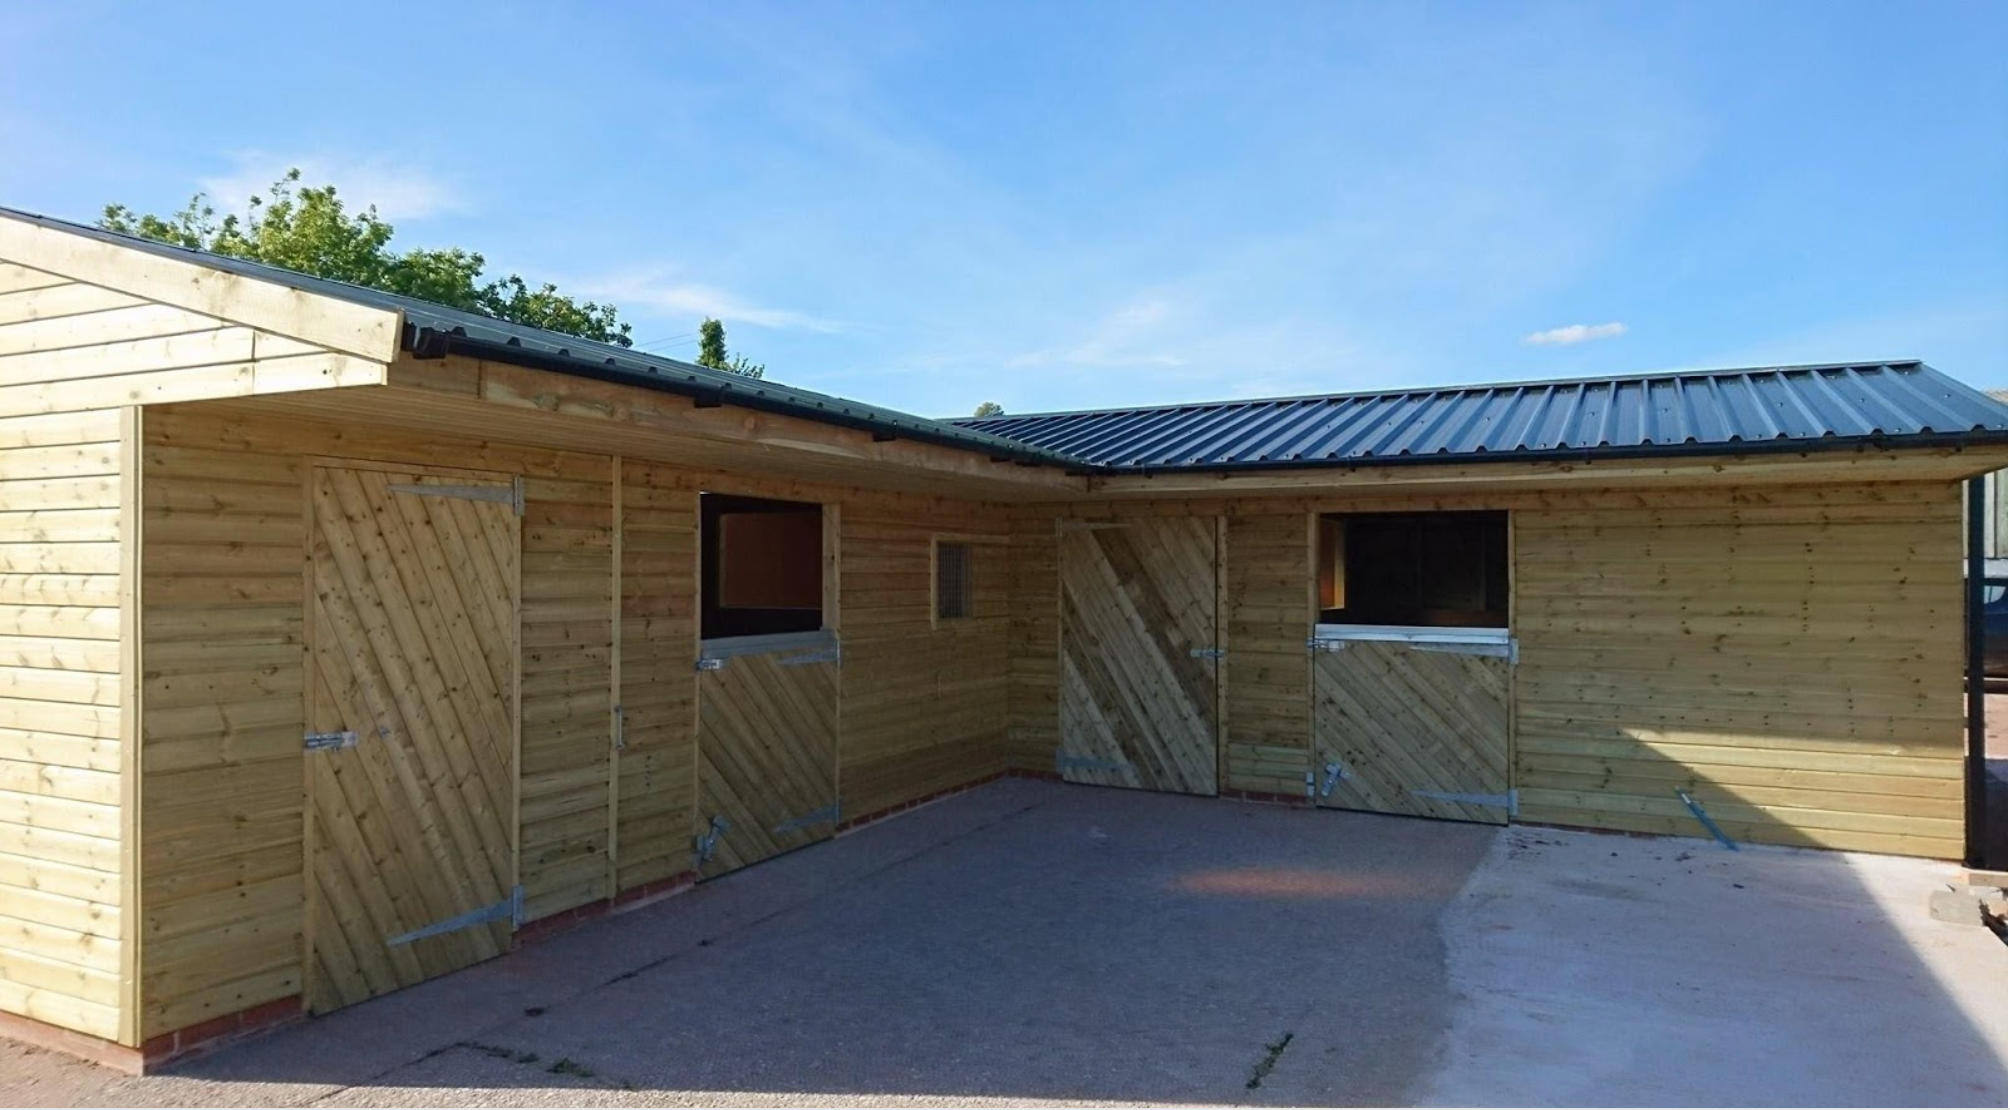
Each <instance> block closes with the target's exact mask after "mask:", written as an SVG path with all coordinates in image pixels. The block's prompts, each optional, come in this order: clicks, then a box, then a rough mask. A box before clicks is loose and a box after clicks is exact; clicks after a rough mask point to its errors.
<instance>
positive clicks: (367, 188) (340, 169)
mask: <svg viewBox="0 0 2010 1110" xmlns="http://www.w3.org/2000/svg"><path fill="white" fill-rule="evenodd" d="M230 160H231V164H232V165H231V169H230V172H228V173H224V174H219V175H217V176H214V177H205V178H203V179H202V180H201V181H200V182H199V184H200V185H201V187H202V190H203V192H205V193H208V194H209V198H210V200H211V201H213V202H215V203H216V204H217V206H218V207H220V208H223V209H224V210H226V211H243V206H244V204H245V202H246V201H248V200H250V199H251V198H252V197H259V198H263V197H264V196H265V195H266V193H267V191H268V190H270V189H271V188H272V183H273V182H275V181H278V180H279V179H280V178H281V177H284V176H285V175H286V171H287V170H289V169H296V168H297V169H298V170H299V171H300V179H301V182H302V183H303V184H307V185H333V186H335V189H336V192H337V193H338V194H339V195H340V196H341V198H342V200H343V202H344V203H345V204H347V205H348V206H349V207H350V208H351V209H352V210H355V209H361V208H366V207H369V206H371V205H375V206H376V208H377V214H378V215H380V216H382V217H384V218H385V219H387V220H392V221H396V220H423V219H425V218H426V217H428V216H435V215H441V214H444V213H452V212H465V211H466V210H467V207H468V206H467V199H466V198H465V197H464V196H462V195H461V193H460V191H459V190H458V189H456V188H454V187H453V186H452V185H450V184H448V183H447V182H445V181H443V180H441V179H440V178H438V177H436V176H434V175H433V174H432V173H431V172H430V171H428V170H425V169H422V168H420V167H418V166H407V165H399V164H397V163H395V162H392V161H390V160H388V159H385V158H381V157H375V156H371V157H365V158H351V157H347V156H345V155H340V154H330V153H326V152H319V153H316V152H307V153H296V154H290V155H288V154H275V153H272V152H270V151H263V150H247V151H238V152H236V153H234V154H232V155H231V156H230Z"/></svg>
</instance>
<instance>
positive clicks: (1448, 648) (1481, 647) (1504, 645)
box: [1410, 640, 1521, 663]
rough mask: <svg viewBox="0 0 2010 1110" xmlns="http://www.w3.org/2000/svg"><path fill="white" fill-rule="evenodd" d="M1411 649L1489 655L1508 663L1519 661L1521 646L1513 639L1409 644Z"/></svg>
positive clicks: (1446, 653) (1450, 653)
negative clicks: (1481, 642)
mask: <svg viewBox="0 0 2010 1110" xmlns="http://www.w3.org/2000/svg"><path fill="white" fill-rule="evenodd" d="M1410 650H1411V651H1435V652H1439V653H1441V654H1444V655H1491V656H1495V657H1497V658H1501V659H1505V660H1507V661H1508V662H1510V663H1519V662H1520V661H1521V646H1520V645H1519V644H1518V643H1516V642H1515V641H1513V640H1506V641H1503V642H1501V643H1493V644H1431V643H1422V644H1411V645H1410Z"/></svg>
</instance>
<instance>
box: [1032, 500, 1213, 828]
mask: <svg viewBox="0 0 2010 1110" xmlns="http://www.w3.org/2000/svg"><path fill="white" fill-rule="evenodd" d="M1218 526H1219V522H1218V521H1217V520H1216V519H1215V518H1213V517H1198V518H1158V519H1141V520H1135V521H1131V522H1128V523H1124V524H1120V525H1116V526H1114V527H1096V526H1092V524H1091V523H1090V522H1083V521H1063V522H1061V524H1060V538H1059V540H1058V543H1059V546H1060V572H1059V576H1060V586H1061V692H1060V700H1061V724H1060V736H1061V742H1060V747H1059V749H1058V760H1057V762H1058V768H1059V770H1060V773H1061V777H1062V778H1064V779H1066V780H1068V781H1070V782H1083V783H1093V784H1096V785H1102V786H1127V787H1133V788H1137V789H1145V790H1161V791H1169V792H1176V793H1186V794H1212V793H1214V792H1215V789H1216V771H1217V764H1218V754H1217V745H1216V732H1217V729H1218V727H1219V712H1220V710H1219V706H1218V705H1217V704H1216V703H1217V699H1218V691H1217V689H1216V668H1217V667H1218V665H1219V664H1218V663H1217V662H1216V661H1215V660H1214V659H1213V658H1211V657H1209V656H1208V654H1207V653H1209V652H1211V651H1213V650H1214V649H1215V648H1216V647H1218V643H1219V632H1218V628H1217V614H1216V611H1215V607H1216V593H1217V590H1216V581H1215V576H1216V566H1215V553H1216V528H1217V527H1218ZM1196 653H1198V654H1196Z"/></svg>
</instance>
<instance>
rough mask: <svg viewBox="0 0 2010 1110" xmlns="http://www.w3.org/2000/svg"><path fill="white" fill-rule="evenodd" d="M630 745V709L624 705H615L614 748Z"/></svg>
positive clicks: (619, 749) (620, 748) (618, 748)
mask: <svg viewBox="0 0 2010 1110" xmlns="http://www.w3.org/2000/svg"><path fill="white" fill-rule="evenodd" d="M626 747H628V710H627V709H626V708H625V707H623V706H619V705H617V706H615V707H614V750H615V751H617V752H618V751H621V750H623V749H624V748H626Z"/></svg>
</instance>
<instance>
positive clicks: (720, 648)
mask: <svg viewBox="0 0 2010 1110" xmlns="http://www.w3.org/2000/svg"><path fill="white" fill-rule="evenodd" d="M837 642H838V638H837V633H836V632H833V631H831V630H830V629H828V628H824V629H819V630H818V631H815V632H773V633H769V634H767V635H763V636H721V637H719V638H717V639H713V640H700V641H698V657H699V658H701V659H731V658H732V657H734V656H736V655H769V654H772V653H774V652H778V651H801V650H803V649H805V648H809V649H815V648H827V647H834V646H836V644H837Z"/></svg>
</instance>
